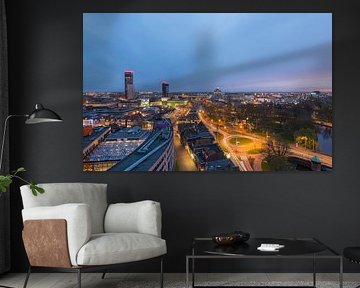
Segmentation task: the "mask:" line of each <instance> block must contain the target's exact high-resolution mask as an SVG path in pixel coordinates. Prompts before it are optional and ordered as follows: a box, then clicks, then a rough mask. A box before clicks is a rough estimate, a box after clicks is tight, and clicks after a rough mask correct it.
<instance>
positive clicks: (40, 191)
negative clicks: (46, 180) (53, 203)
mask: <svg viewBox="0 0 360 288" xmlns="http://www.w3.org/2000/svg"><path fill="white" fill-rule="evenodd" d="M30 189H31V192H32V194H33V195H34V196H38V194H43V193H44V192H45V190H44V188H41V187H39V186H37V184H36V183H35V182H31V183H30Z"/></svg>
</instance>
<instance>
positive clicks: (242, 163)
mask: <svg viewBox="0 0 360 288" xmlns="http://www.w3.org/2000/svg"><path fill="white" fill-rule="evenodd" d="M199 119H200V120H201V121H202V122H203V123H204V124H205V126H206V127H207V128H208V129H209V131H210V132H211V133H213V134H214V135H215V133H216V132H218V133H220V134H221V135H222V136H223V139H222V140H221V144H222V145H223V147H225V149H226V150H227V151H228V152H229V154H230V159H231V161H233V162H234V164H235V165H236V166H237V167H239V169H240V171H253V169H252V167H251V165H250V162H249V159H248V158H247V156H246V155H241V156H240V157H239V156H238V155H237V153H236V152H235V151H234V149H233V148H232V147H231V145H230V144H229V143H228V140H229V138H232V135H230V134H229V133H228V132H226V131H224V130H222V129H218V127H216V126H215V125H213V124H211V123H210V122H209V121H206V119H205V117H204V116H203V115H202V113H199ZM215 139H216V137H215Z"/></svg>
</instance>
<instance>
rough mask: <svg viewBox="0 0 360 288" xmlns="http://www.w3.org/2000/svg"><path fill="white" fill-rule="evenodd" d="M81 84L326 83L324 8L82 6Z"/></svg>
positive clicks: (93, 87)
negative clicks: (130, 79) (133, 9)
mask: <svg viewBox="0 0 360 288" xmlns="http://www.w3.org/2000/svg"><path fill="white" fill-rule="evenodd" d="M83 22H84V28H83V29H84V34H83V43H84V46H83V47H84V48H83V73H84V80H83V81H84V83H83V87H84V91H124V70H133V71H134V84H135V89H136V91H160V89H161V88H160V85H161V81H163V80H167V81H169V83H170V92H176V91H212V90H214V88H215V87H220V88H221V90H222V91H224V92H235V91H269V92H271V91H312V90H323V91H331V89H332V48H331V47H332V15H331V13H165V14H163V13H85V14H84V15H83Z"/></svg>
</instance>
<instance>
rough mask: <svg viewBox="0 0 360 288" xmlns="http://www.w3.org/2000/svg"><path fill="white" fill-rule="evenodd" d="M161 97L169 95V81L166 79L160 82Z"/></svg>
mask: <svg viewBox="0 0 360 288" xmlns="http://www.w3.org/2000/svg"><path fill="white" fill-rule="evenodd" d="M161 88H162V89H161V90H162V97H169V83H168V82H167V81H163V82H162V83H161Z"/></svg>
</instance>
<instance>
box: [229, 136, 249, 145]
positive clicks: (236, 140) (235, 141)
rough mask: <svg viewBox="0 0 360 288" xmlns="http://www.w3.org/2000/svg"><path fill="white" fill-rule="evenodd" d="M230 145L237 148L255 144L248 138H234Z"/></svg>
mask: <svg viewBox="0 0 360 288" xmlns="http://www.w3.org/2000/svg"><path fill="white" fill-rule="evenodd" d="M229 142H230V144H232V145H236V146H242V145H248V144H251V143H253V140H251V139H250V138H247V137H234V138H231V139H230V140H229Z"/></svg>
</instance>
